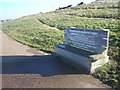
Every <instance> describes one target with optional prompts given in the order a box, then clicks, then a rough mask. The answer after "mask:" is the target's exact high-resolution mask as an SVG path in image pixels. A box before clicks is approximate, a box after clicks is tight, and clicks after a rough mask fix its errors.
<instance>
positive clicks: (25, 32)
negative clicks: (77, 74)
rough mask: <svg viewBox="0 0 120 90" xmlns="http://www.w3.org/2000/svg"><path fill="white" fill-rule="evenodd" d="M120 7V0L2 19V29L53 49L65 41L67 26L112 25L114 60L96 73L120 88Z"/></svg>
mask: <svg viewBox="0 0 120 90" xmlns="http://www.w3.org/2000/svg"><path fill="white" fill-rule="evenodd" d="M119 8H120V7H119V6H118V4H117V3H92V4H83V5H79V6H75V7H71V8H67V9H62V10H56V11H53V12H48V13H41V14H37V15H31V16H26V17H21V18H18V19H16V20H13V21H10V22H5V23H2V30H3V31H4V32H6V33H7V34H9V35H10V36H12V37H13V38H14V39H16V40H17V41H19V42H22V43H24V44H26V45H29V46H32V47H35V48H37V49H39V50H42V51H45V52H51V53H52V52H54V50H55V46H54V44H56V43H63V34H64V33H63V29H64V28H65V27H79V28H91V29H109V30H110V44H109V50H108V54H109V56H110V62H109V63H108V64H106V65H104V66H103V67H101V68H100V69H99V70H98V72H97V73H95V74H94V76H96V77H98V78H99V79H100V80H102V81H103V82H104V83H107V84H109V85H110V86H112V87H113V88H118V87H120V85H119V83H120V77H119V74H120V61H119V58H120V57H119V54H118V53H119V50H120V48H119V45H120V31H119V26H118V22H119V18H120V17H119V15H118V14H119V13H118V9H119Z"/></svg>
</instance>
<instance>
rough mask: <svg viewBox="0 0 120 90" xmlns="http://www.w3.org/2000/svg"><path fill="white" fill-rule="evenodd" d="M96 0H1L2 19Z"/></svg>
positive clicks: (0, 13)
mask: <svg viewBox="0 0 120 90" xmlns="http://www.w3.org/2000/svg"><path fill="white" fill-rule="evenodd" d="M92 1H95V0H0V19H15V18H18V17H21V16H25V15H30V14H37V13H39V12H48V11H53V10H55V9H57V8H59V7H63V6H67V5H70V4H72V5H77V4H78V3H80V2H85V3H91V2H92Z"/></svg>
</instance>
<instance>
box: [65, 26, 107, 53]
mask: <svg viewBox="0 0 120 90" xmlns="http://www.w3.org/2000/svg"><path fill="white" fill-rule="evenodd" d="M64 39H65V44H66V45H70V46H73V47H76V48H79V49H84V50H87V51H90V52H94V53H102V52H104V51H105V50H107V49H108V41H109V31H108V30H94V29H79V28H65V29H64Z"/></svg>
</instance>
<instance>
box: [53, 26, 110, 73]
mask: <svg viewBox="0 0 120 90" xmlns="http://www.w3.org/2000/svg"><path fill="white" fill-rule="evenodd" d="M108 41H109V31H108V30H92V29H79V28H65V29H64V42H65V44H57V45H56V51H55V53H56V55H57V56H58V57H60V58H61V60H63V61H64V62H66V63H68V64H70V65H72V66H74V67H76V68H78V69H81V67H83V68H84V69H85V70H87V71H88V72H89V73H93V72H94V71H95V70H96V68H98V67H100V66H102V65H104V64H105V63H107V62H108V61H109V57H108V55H107V51H108V44H109V43H108Z"/></svg>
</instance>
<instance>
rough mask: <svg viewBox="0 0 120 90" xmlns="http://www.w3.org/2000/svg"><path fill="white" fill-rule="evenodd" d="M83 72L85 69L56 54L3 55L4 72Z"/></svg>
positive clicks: (42, 73)
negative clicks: (76, 66) (64, 60)
mask: <svg viewBox="0 0 120 90" xmlns="http://www.w3.org/2000/svg"><path fill="white" fill-rule="evenodd" d="M83 73H85V71H83V70H78V69H76V68H73V67H71V66H69V65H67V64H65V63H63V62H62V61H60V60H58V59H57V58H56V57H55V56H54V55H45V56H3V57H2V74H40V75H41V76H44V77H48V76H53V75H63V74H83Z"/></svg>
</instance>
